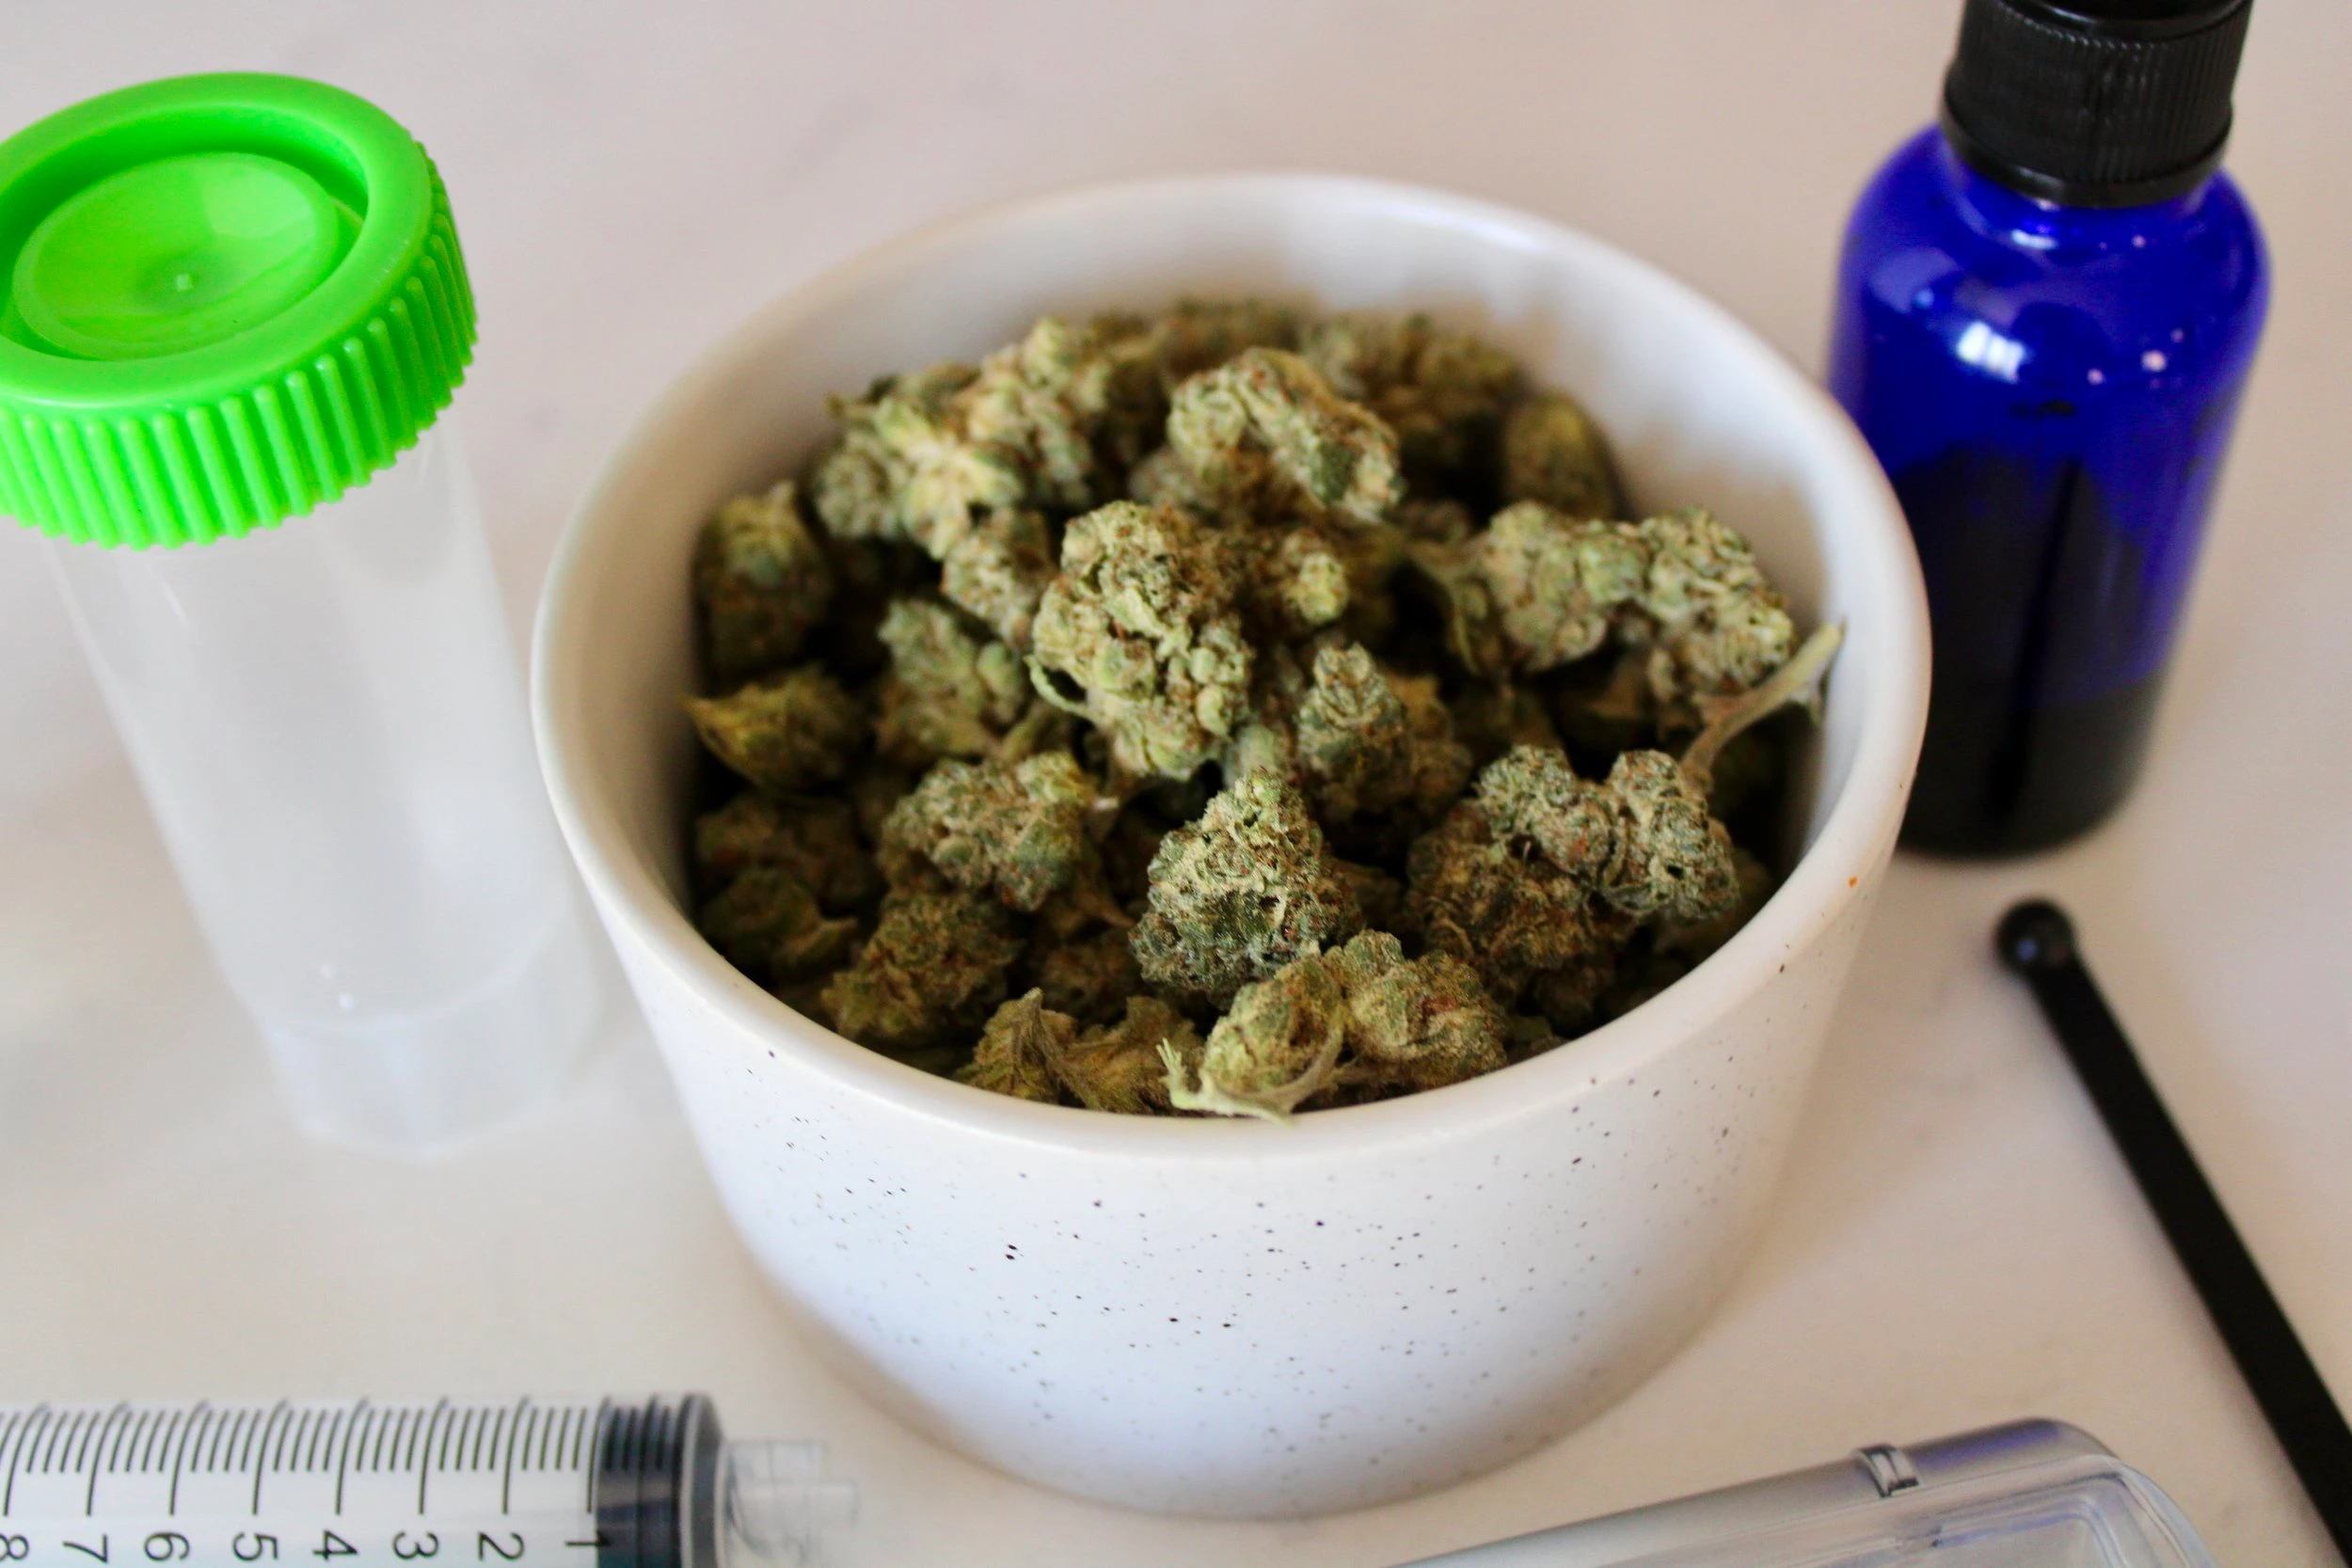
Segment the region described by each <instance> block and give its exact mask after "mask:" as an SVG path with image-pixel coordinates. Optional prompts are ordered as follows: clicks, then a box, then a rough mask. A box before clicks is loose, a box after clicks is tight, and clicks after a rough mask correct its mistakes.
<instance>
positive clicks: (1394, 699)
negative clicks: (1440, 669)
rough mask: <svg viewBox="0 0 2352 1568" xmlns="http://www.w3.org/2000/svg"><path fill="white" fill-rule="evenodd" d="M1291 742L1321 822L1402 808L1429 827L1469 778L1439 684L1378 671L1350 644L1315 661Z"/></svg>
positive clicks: (1467, 758) (1328, 650) (1319, 655)
mask: <svg viewBox="0 0 2352 1568" xmlns="http://www.w3.org/2000/svg"><path fill="white" fill-rule="evenodd" d="M1296 734H1297V747H1298V763H1299V770H1300V772H1301V773H1302V774H1303V775H1304V776H1305V778H1306V780H1307V784H1308V787H1309V789H1310V790H1311V793H1312V794H1313V796H1314V799H1315V803H1316V805H1317V806H1318V807H1319V808H1320V809H1321V811H1322V813H1323V817H1324V820H1326V821H1327V822H1335V823H1336V822H1344V821H1346V820H1348V819H1349V818H1352V817H1356V816H1364V815H1367V814H1371V813H1376V812H1386V811H1391V810H1394V809H1396V808H1398V807H1405V808H1407V809H1408V810H1410V811H1411V812H1413V813H1414V814H1416V815H1417V816H1425V817H1431V818H1434V817H1436V816H1438V815H1439V814H1440V813H1442V812H1443V811H1444V810H1445V808H1446V806H1447V804H1448V803H1449V802H1451V801H1452V800H1454V797H1455V796H1457V795H1459V794H1461V793H1462V785H1463V784H1464V783H1465V782H1466V781H1467V780H1468V779H1469V777H1470V752H1468V751H1466V750H1465V749H1464V748H1463V747H1461V746H1460V745H1457V744H1456V743H1455V741H1454V721H1453V719H1452V717H1451V716H1450V715H1449V714H1448V713H1447V712H1446V708H1445V704H1444V703H1443V702H1441V701H1440V700H1439V699H1438V682H1437V680H1436V678H1435V677H1434V676H1427V675H1421V676H1413V675H1400V674H1396V673H1392V672H1388V671H1383V670H1382V669H1381V668H1380V667H1379V665H1378V664H1377V663H1375V661H1374V659H1373V657H1372V656H1371V655H1370V654H1368V653H1366V652H1365V651H1364V650H1363V649H1362V648H1360V647H1358V646H1356V645H1355V644H1353V643H1349V644H1347V645H1346V646H1343V647H1326V648H1323V649H1321V650H1320V651H1318V652H1317V653H1316V655H1315V665H1314V684H1313V685H1312V686H1311V687H1310V688H1309V689H1308V691H1307V694H1306V696H1305V698H1304V700H1303V701H1301V702H1300V703H1299V705H1298V719H1297V724H1296Z"/></svg>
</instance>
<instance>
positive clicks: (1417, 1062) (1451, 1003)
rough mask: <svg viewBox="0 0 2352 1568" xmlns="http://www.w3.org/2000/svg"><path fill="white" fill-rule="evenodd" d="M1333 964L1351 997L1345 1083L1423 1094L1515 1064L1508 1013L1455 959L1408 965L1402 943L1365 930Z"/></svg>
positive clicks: (1436, 957) (1440, 956)
mask: <svg viewBox="0 0 2352 1568" xmlns="http://www.w3.org/2000/svg"><path fill="white" fill-rule="evenodd" d="M1327 962H1328V963H1329V964H1330V966H1331V967H1332V969H1333V970H1334V971H1335V972H1336V973H1337V974H1338V975H1339V980H1340V989H1341V990H1343V992H1345V994H1346V997H1347V1025H1346V1027H1347V1060H1346V1062H1345V1063H1344V1064H1343V1066H1342V1068H1341V1069H1340V1074H1339V1076H1340V1081H1341V1082H1342V1083H1343V1084H1345V1085H1351V1086H1356V1087H1359V1088H1364V1089H1370V1090H1374V1091H1377V1092H1384V1093H1418V1092H1419V1091H1421V1090H1423V1089H1435V1088H1442V1087H1443V1086H1445V1085H1448V1084H1458V1083H1461V1082H1463V1081H1464V1080H1466V1079H1470V1078H1475V1077H1478V1076H1479V1075H1480V1074H1482V1073H1487V1072H1492V1071H1494V1070H1495V1069H1497V1068H1500V1067H1503V1066H1505V1065H1507V1063H1508V1062H1509V1059H1510V1058H1509V1056H1508V1054H1507V1053H1505V1050H1504V1046H1503V1025H1502V1008H1501V1007H1498V1006H1495V1002H1494V998H1493V997H1491V996H1488V995H1487V994H1486V988H1485V987H1484V986H1482V985H1481V984H1480V983H1479V980H1478V972H1477V971H1476V970H1473V969H1472V968H1470V965H1468V964H1466V963H1464V962H1463V961H1462V960H1461V959H1459V958H1454V956H1453V955H1451V954H1448V953H1432V954H1430V955H1429V956H1427V957H1426V958H1412V959H1408V958H1406V957H1405V944H1404V943H1403V942H1399V941H1398V940H1397V939H1396V938H1395V937H1393V936H1391V935H1390V934H1389V933H1388V932H1386V931H1365V932H1363V933H1362V934H1361V935H1359V936H1357V937H1355V938H1354V939H1352V940H1351V941H1350V942H1348V944H1347V945H1346V946H1345V947H1343V948H1341V949H1340V950H1339V951H1338V952H1336V953H1333V954H1331V955H1330V956H1329V958H1328V959H1327Z"/></svg>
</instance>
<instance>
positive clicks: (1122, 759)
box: [1029, 501, 1250, 779]
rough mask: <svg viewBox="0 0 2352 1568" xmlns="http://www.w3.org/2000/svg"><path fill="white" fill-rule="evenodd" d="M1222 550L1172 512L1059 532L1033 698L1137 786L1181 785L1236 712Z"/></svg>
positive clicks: (1245, 665) (1227, 554)
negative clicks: (1105, 750)
mask: <svg viewBox="0 0 2352 1568" xmlns="http://www.w3.org/2000/svg"><path fill="white" fill-rule="evenodd" d="M1239 590H1240V584H1239V581H1238V579H1237V576H1236V573H1235V571H1234V562H1233V558H1232V552H1231V550H1230V549H1229V548H1228V547H1227V546H1226V544H1225V541H1224V540H1223V539H1222V538H1221V537H1220V536H1218V535H1217V534H1216V533H1213V532H1211V531H1209V530H1207V529H1205V528H1203V527H1201V526H1200V524H1198V523H1196V522H1194V521H1193V520H1192V519H1191V518H1189V517H1187V516H1186V515H1184V514H1183V513H1181V512H1177V511H1174V510H1172V509H1170V508H1167V507H1145V506H1139V505H1137V504H1136V503H1135V502H1133V501H1114V502H1112V503H1111V504H1110V505H1108V506H1105V507H1103V508H1101V509H1100V510H1098V511H1095V512H1090V513H1089V514H1087V515H1085V516H1083V517H1080V518H1079V519H1078V520H1077V521H1075V522H1073V523H1072V524H1071V525H1070V529H1069V531H1068V532H1067V533H1065V534H1064V535H1063V536H1062V548H1061V575H1060V576H1059V577H1057V578H1055V579H1054V582H1053V585H1052V586H1051V587H1049V588H1048V589H1046V591H1045V596H1044V599H1043V601H1042V602H1041V603H1040V605H1039V606H1038V611H1037V621H1036V624H1035V626H1034V628H1033V629H1032V632H1031V641H1032V646H1031V650H1030V654H1029V673H1030V678H1031V680H1032V681H1033V682H1034V684H1035V686H1036V689H1037V691H1038V693H1039V694H1040V695H1041V696H1042V697H1043V698H1044V699H1045V700H1046V701H1048V702H1050V703H1053V704H1054V705H1057V706H1058V707H1061V708H1063V709H1065V710H1066V711H1068V712H1071V713H1073V714H1078V715H1081V716H1083V717H1085V718H1086V719H1088V720H1090V721H1092V722H1093V723H1094V724H1095V725H1096V727H1098V728H1099V729H1100V730H1101V731H1102V732H1103V734H1104V738H1105V739H1106V740H1107V741H1108V742H1109V745H1110V751H1111V757H1112V760H1113V762H1114V763H1115V764H1116V765H1117V767H1118V768H1120V770H1121V771H1123V772H1125V773H1127V774H1129V775H1131V776H1134V777H1137V778H1146V777H1150V776H1152V775H1153V774H1159V775H1162V776H1165V777H1168V778H1176V779H1181V778H1184V777H1185V776H1186V775H1188V774H1190V773H1191V772H1192V771H1193V770H1194V769H1195V768H1199V767H1200V765H1201V764H1202V763H1203V762H1206V761H1208V760H1209V759H1210V758H1211V757H1212V756H1214V755H1216V752H1217V749H1218V746H1219V744H1220V743H1221V742H1222V741H1223V740H1224V739H1225V737H1226V736H1229V735H1231V734H1232V730H1233V726H1234V724H1235V723H1236V722H1237V721H1239V720H1240V718H1241V717H1242V715H1243V713H1244V711H1245V710H1246V708H1247V705H1248V689H1249V670H1250V649H1249V644H1248V641H1247V640H1246V639H1245V638H1244V637H1243V636H1242V630H1241V618H1240V614H1239V610H1238V608H1237V606H1238V601H1239V597H1240V592H1239Z"/></svg>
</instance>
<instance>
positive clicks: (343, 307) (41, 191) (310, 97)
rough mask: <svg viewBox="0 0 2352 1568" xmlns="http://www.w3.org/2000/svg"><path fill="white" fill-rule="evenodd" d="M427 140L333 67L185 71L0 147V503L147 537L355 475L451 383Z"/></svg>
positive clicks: (461, 309) (448, 311)
mask: <svg viewBox="0 0 2352 1568" xmlns="http://www.w3.org/2000/svg"><path fill="white" fill-rule="evenodd" d="M473 341H474V310H473V294H472V292H471V290H469V288H468V286H467V282H466V263H465V259H464V257H463V256H462V255H461V254H460V253H459V251H458V248H457V228H456V225H455V224H454V223H453V222H452V221H451V218H450V211H449V197H448V194H447V193H446V192H445V191H443V190H442V188H441V181H440V176H439V175H437V173H435V172H434V168H433V161H432V160H431V159H430V158H428V157H426V156H425V153H424V149H423V148H421V147H420V146H418V145H417V141H416V138H415V137H413V136H411V135H408V133H407V132H405V131H404V130H402V129H401V128H400V125H399V124H398V123H397V122H396V121H394V120H393V119H391V117H389V115H387V114H385V113H384V112H383V111H382V110H381V109H378V108H376V107H375V106H374V105H373V104H371V103H367V102H365V101H364V100H362V99H358V98H355V97H353V96H352V95H351V94H350V93H347V92H344V91H342V89H341V88H338V87H326V86H325V85H323V84H321V83H317V82H306V81H302V80H299V79H298V78H295V77H291V76H262V75H246V74H238V75H219V76H183V77H178V78H176V79H174V80H171V81H165V82H150V83H148V84H146V85H145V86H143V87H129V88H126V89H124V90H123V91H121V92H114V93H108V94H107V95H105V96H104V97H103V98H93V99H91V100H90V101H88V102H87V103H79V104H76V105H75V106H74V107H72V108H71V109H67V110H65V111H64V112H63V113H61V114H56V115H53V116H51V117H50V118H49V119H44V120H42V121H41V122H40V123H39V124H38V125H34V126H32V127H30V128H29V129H27V130H24V131H22V132H19V133H18V134H17V135H14V136H11V137H9V138H8V140H7V141H6V142H0V513H6V514H8V515H13V516H15V517H17V518H18V519H20V520H21V521H23V522H24V523H26V524H28V525H29V526H31V527H33V528H37V529H39V530H40V531H42V532H44V533H47V534H51V535H53V536H56V537H58V538H63V539H70V540H73V541H76V542H78V543H85V544H93V545H120V546H132V547H135V548H143V547H145V546H150V545H185V544H202V543H206V542H209V541H212V540H215V539H224V538H234V537H236V536H237V535H239V534H243V533H246V532H249V531H252V530H254V529H257V528H269V527H273V526H275V525H276V524H278V523H279V522H281V521H283V520H284V519H286V518H288V517H294V516H299V515H302V514H303V513H305V512H308V511H310V509H311V508H312V507H314V506H317V505H319V504H320V503H321V502H323V501H330V500H333V499H335V498H336V497H337V496H340V495H342V493H343V492H344V491H345V490H348V489H351V488H352V487H354V486H355V485H359V484H364V483H367V480H368V477H369V476H370V475H371V474H373V473H374V472H376V471H377V470H378V469H380V468H384V467H389V466H390V464H391V463H392V461H393V459H394V458H396V457H398V456H399V455H400V454H401V453H402V452H403V451H406V450H407V449H408V448H409V447H411V446H413V445H415V443H416V439H417V437H418V436H419V435H420V434H421V433H422V432H423V431H424V430H425V428H426V427H427V426H429V425H431V424H432V423H433V420H434V419H435V418H436V417H437V415H438V414H439V413H440V411H441V410H442V409H443V408H445V407H447V406H448V404H449V400H450V394H451V393H452V392H453V391H454V390H455V389H456V388H457V385H458V383H459V382H460V381H462V380H463V379H464V378H465V373H466V365H467V362H468V361H469V359H470V358H471V357H472V354H473Z"/></svg>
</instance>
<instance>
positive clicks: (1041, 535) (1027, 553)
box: [939, 512, 1054, 648]
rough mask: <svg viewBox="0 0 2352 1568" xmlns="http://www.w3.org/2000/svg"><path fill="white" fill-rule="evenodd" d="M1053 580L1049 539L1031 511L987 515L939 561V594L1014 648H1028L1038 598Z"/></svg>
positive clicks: (1048, 531) (1040, 520) (1042, 523)
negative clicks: (1030, 628) (1030, 627)
mask: <svg viewBox="0 0 2352 1568" xmlns="http://www.w3.org/2000/svg"><path fill="white" fill-rule="evenodd" d="M1053 580H1054V535H1053V531H1052V530H1051V529H1050V528H1049V527H1047V525H1046V521H1045V519H1044V517H1043V516H1041V515H1039V514H1037V513H1035V512H996V513H992V514H990V515H989V516H988V517H987V518H986V519H985V520H984V521H982V522H981V523H980V524H979V525H978V526H977V527H976V528H974V529H973V531H971V532H970V533H967V534H965V535H964V536H963V538H962V540H961V541H960V542H959V543H958V544H957V545H956V546H955V547H954V548H953V549H951V550H949V551H948V552H947V559H946V560H945V561H943V562H940V571H939V592H940V594H941V595H942V596H943V597H944V598H946V601H947V602H948V603H949V604H951V605H954V606H955V607H956V608H957V609H959V610H963V611H965V612H966V613H967V614H970V615H973V616H977V618H978V619H979V620H981V621H983V622H985V623H986V624H987V626H988V627H989V629H990V630H992V631H993V632H995V634H996V635H997V636H998V637H1000V638H1002V639H1003V640H1004V641H1005V642H1006V643H1007V644H1008V645H1009V646H1010V647H1014V648H1026V647H1027V646H1028V645H1029V623H1030V622H1032V621H1033V620H1035V619H1036V618H1037V603H1038V600H1040V599H1041V598H1043V597H1044V596H1045V585H1046V584H1047V583H1049V582H1052V581H1053Z"/></svg>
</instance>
